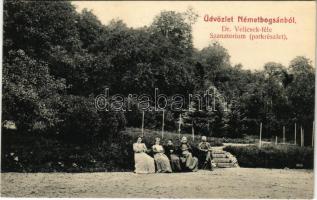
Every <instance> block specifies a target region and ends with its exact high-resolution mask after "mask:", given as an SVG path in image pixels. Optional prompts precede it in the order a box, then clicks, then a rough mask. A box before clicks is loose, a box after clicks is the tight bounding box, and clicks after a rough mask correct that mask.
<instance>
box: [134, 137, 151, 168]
mask: <svg viewBox="0 0 317 200" xmlns="http://www.w3.org/2000/svg"><path fill="white" fill-rule="evenodd" d="M133 151H134V161H135V170H134V172H135V173H138V174H149V173H155V164H154V159H153V158H152V157H151V156H149V155H147V154H146V153H145V152H146V151H147V148H146V146H145V144H144V143H142V138H141V137H138V140H137V142H136V143H134V144H133Z"/></svg>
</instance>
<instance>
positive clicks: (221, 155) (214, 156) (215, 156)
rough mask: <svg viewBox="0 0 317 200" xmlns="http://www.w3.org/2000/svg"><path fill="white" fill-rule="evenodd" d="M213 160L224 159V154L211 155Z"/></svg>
mask: <svg viewBox="0 0 317 200" xmlns="http://www.w3.org/2000/svg"><path fill="white" fill-rule="evenodd" d="M212 157H213V158H226V157H227V156H226V154H212Z"/></svg>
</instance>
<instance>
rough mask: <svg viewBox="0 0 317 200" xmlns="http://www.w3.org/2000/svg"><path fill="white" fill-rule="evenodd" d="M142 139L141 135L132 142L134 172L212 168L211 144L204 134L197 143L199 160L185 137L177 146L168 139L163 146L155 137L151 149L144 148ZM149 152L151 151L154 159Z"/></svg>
mask: <svg viewBox="0 0 317 200" xmlns="http://www.w3.org/2000/svg"><path fill="white" fill-rule="evenodd" d="M142 140H143V139H142V137H138V139H137V142H136V143H134V144H133V150H134V160H135V171H134V172H135V173H142V174H144V173H146V174H147V173H155V171H156V172H157V173H171V172H195V171H197V170H198V167H200V168H204V169H206V168H207V167H209V168H210V169H211V170H213V162H212V154H211V146H210V144H209V143H208V142H207V138H206V137H205V136H202V138H201V140H202V141H201V142H200V143H199V145H198V151H199V153H198V157H199V158H200V160H198V158H197V157H196V156H193V154H192V153H193V152H192V148H191V145H190V144H189V143H188V140H187V138H186V137H182V139H181V141H180V146H179V147H178V148H177V147H175V146H174V144H173V142H172V140H168V141H167V144H166V145H165V146H164V147H163V146H162V145H161V144H160V141H161V139H160V138H155V144H154V145H153V146H152V149H151V150H148V149H147V148H146V145H145V144H144V143H143V141H142ZM149 153H153V157H154V159H153V157H151V156H150V155H149ZM155 164H156V170H155Z"/></svg>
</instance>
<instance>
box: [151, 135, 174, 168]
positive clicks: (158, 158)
mask: <svg viewBox="0 0 317 200" xmlns="http://www.w3.org/2000/svg"><path fill="white" fill-rule="evenodd" d="M160 140H161V139H160V138H155V145H153V146H152V150H153V152H154V160H155V163H156V169H157V172H158V173H160V172H163V173H164V172H165V173H168V172H169V173H171V172H172V168H171V164H170V161H169V159H168V157H167V156H166V155H165V154H164V149H163V146H162V145H160Z"/></svg>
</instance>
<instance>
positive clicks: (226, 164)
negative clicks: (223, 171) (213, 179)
mask: <svg viewBox="0 0 317 200" xmlns="http://www.w3.org/2000/svg"><path fill="white" fill-rule="evenodd" d="M216 166H217V167H219V168H229V167H235V166H234V165H233V164H232V163H216Z"/></svg>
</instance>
